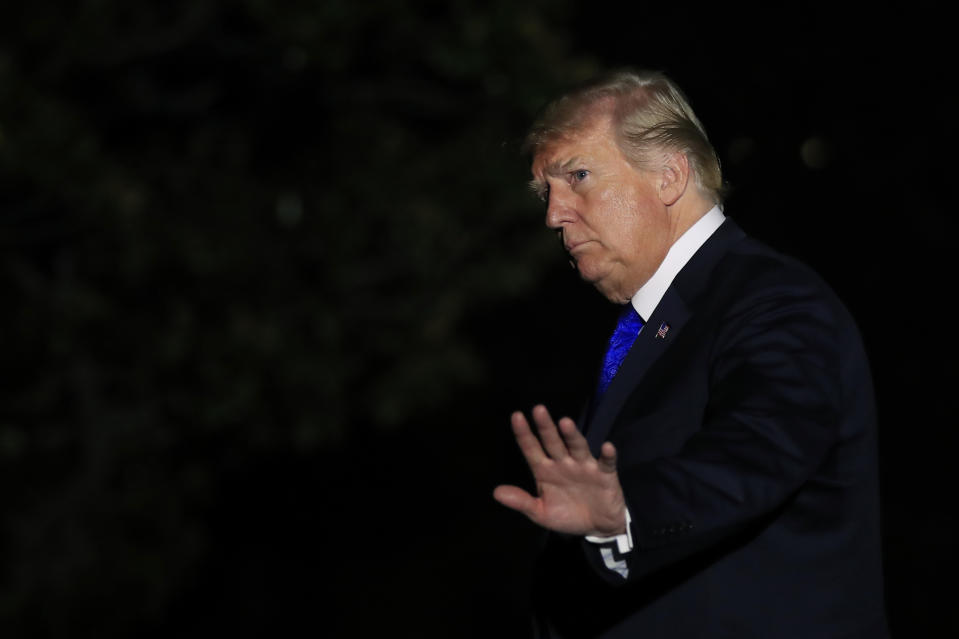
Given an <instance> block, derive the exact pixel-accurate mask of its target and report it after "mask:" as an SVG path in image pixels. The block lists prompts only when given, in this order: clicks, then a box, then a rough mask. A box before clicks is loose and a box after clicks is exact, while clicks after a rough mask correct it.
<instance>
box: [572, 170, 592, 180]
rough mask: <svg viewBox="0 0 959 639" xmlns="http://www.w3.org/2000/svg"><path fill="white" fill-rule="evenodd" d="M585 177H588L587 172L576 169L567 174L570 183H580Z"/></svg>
mask: <svg viewBox="0 0 959 639" xmlns="http://www.w3.org/2000/svg"><path fill="white" fill-rule="evenodd" d="M587 175H589V171H587V170H586V169H577V170H575V171H572V172H571V173H570V174H569V179H570V182H582V181H583V180H585V179H586V176H587Z"/></svg>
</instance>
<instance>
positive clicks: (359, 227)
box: [0, 0, 959, 638]
mask: <svg viewBox="0 0 959 639" xmlns="http://www.w3.org/2000/svg"><path fill="white" fill-rule="evenodd" d="M834 4H835V3H834ZM893 7H894V5H889V6H888V8H887V9H885V10H881V11H880V10H877V9H875V8H873V9H871V10H870V11H869V12H852V11H850V12H848V13H843V12H842V11H841V10H839V9H838V8H837V7H836V6H830V5H827V4H824V5H822V8H808V7H807V8H802V9H800V8H798V7H796V8H795V9H792V10H790V9H778V10H776V11H775V12H770V11H769V10H763V11H759V12H755V11H754V12H750V13H742V14H737V13H735V12H732V11H730V10H729V8H728V7H723V8H714V9H700V10H697V11H693V10H691V9H681V8H671V7H667V8H663V7H658V8H654V7H651V6H639V5H637V6H634V7H633V8H631V9H628V10H624V9H617V10H614V9H613V8H612V7H603V6H602V4H601V3H582V2H571V1H568V0H564V1H559V0H551V1H549V2H547V1H545V0H544V1H541V2H531V3H525V4H517V3H514V2H507V1H506V0H491V1H489V2H478V1H457V2H416V3H414V2H400V1H389V0H373V1H370V2H350V1H347V0H329V1H326V2H320V3H315V2H303V1H299V2H286V3H278V2H268V1H266V0H245V1H238V2H226V1H220V2H218V1H215V0H192V1H190V2H186V1H168V2H160V1H156V2H146V1H141V2H122V1H119V0H87V1H82V2H81V1H77V2H28V3H5V4H4V6H3V7H2V8H0V245H2V253H0V303H2V313H0V336H2V337H0V339H2V342H0V343H2V345H3V357H2V359H0V362H2V363H0V366H2V374H3V379H4V382H3V384H2V386H0V393H2V395H0V508H2V510H0V516H2V519H0V635H2V636H3V637H4V638H6V637H57V638H59V637H84V636H95V637H103V638H110V637H134V636H136V637H206V636H210V635H211V634H224V635H226V634H227V633H229V635H232V636H239V637H254V636H270V637H276V636H278V637H284V636H294V635H297V636H300V635H301V634H302V635H306V636H321V637H363V636H375V633H376V632H377V631H383V630H387V631H389V633H390V636H410V637H488V636H499V637H520V636H523V632H524V630H525V621H524V605H525V601H526V575H527V571H528V568H529V562H530V553H531V552H532V548H533V543H534V537H535V530H534V529H533V527H532V525H531V524H528V523H527V522H525V521H524V520H522V519H521V518H520V517H519V516H517V515H515V514H513V513H511V512H508V511H506V510H505V509H503V508H501V507H499V506H498V505H497V504H495V503H494V502H493V500H492V498H491V496H490V495H491V491H492V489H493V487H494V486H495V485H496V484H498V483H500V482H504V481H508V482H524V481H526V474H525V469H524V468H523V466H522V463H521V460H520V458H519V455H518V453H517V452H516V451H515V450H514V446H513V444H512V441H511V438H510V434H509V429H508V416H509V413H510V411H512V410H514V409H517V408H522V409H528V408H529V407H531V406H532V405H533V404H534V403H536V402H545V403H547V404H548V405H549V406H550V407H552V408H553V409H554V411H555V412H558V413H568V414H576V413H577V412H578V411H579V408H580V405H581V403H582V402H583V400H584V399H585V392H586V390H587V389H588V388H589V387H590V385H591V383H592V373H593V370H594V367H595V362H596V358H597V357H598V353H599V352H600V350H601V348H602V341H603V339H604V337H605V334H606V333H607V331H608V329H609V326H610V324H609V323H610V320H611V315H610V313H611V312H612V311H611V309H610V308H609V305H608V304H607V303H606V302H605V301H604V300H603V299H602V298H600V296H599V295H598V294H596V293H595V292H594V291H592V290H591V289H589V287H588V286H586V285H585V284H582V283H581V282H579V281H578V279H577V277H576V275H575V273H573V272H572V271H570V270H569V267H568V266H567V265H566V263H565V260H564V258H563V256H562V255H561V252H560V250H559V248H558V247H557V246H556V244H555V239H554V238H553V237H552V236H551V234H549V233H548V232H546V231H545V230H544V229H543V226H542V210H541V207H540V205H539V203H538V202H537V201H536V200H535V199H534V198H533V197H532V196H531V195H530V194H529V193H528V192H527V191H526V189H525V182H526V180H527V179H528V173H527V166H526V160H525V159H524V158H523V157H521V155H520V154H519V150H518V146H519V140H520V139H521V138H522V134H523V132H524V129H525V127H526V126H527V125H528V123H529V122H530V119H531V118H532V116H533V114H534V113H535V111H536V110H537V109H538V108H539V107H540V106H541V105H542V104H543V102H544V101H546V100H547V99H548V98H551V97H553V96H555V95H556V94H557V92H559V91H561V90H562V89H564V88H566V87H568V86H569V85H570V84H572V83H575V82H578V81H580V80H583V79H585V78H587V77H590V76H592V75H594V74H595V73H596V72H597V71H600V70H602V69H605V68H608V67H611V66H620V65H635V66H643V67H650V68H656V69H660V70H664V71H666V72H667V73H669V74H670V75H671V76H672V77H673V78H674V79H676V80H677V81H678V82H679V84H680V85H681V86H683V87H684V89H685V90H686V92H687V93H688V94H689V95H690V97H691V100H692V102H693V105H694V107H695V108H696V110H697V112H698V113H699V115H700V117H701V119H702V120H703V121H704V124H705V125H706V128H707V129H708V130H709V131H710V133H711V136H712V139H713V142H714V144H715V146H716V148H717V149H718V151H719V154H720V156H721V159H722V162H723V166H724V169H725V172H726V177H727V179H728V181H729V182H730V185H731V189H732V190H731V195H730V197H729V198H728V200H727V205H726V212H727V214H728V215H730V216H732V217H733V218H734V219H736V220H737V221H738V222H739V223H740V224H741V225H742V226H744V227H745V228H746V229H747V231H749V232H751V233H753V234H754V235H756V236H758V237H760V238H762V239H764V240H766V241H767V242H769V243H770V244H773V245H775V246H777V247H779V248H780V249H782V250H784V251H786V252H789V253H792V254H794V255H796V256H798V257H800V258H802V259H803V260H805V261H806V262H808V263H809V264H811V265H812V266H813V267H815V268H816V269H817V270H819V271H820V272H821V273H822V274H823V275H824V276H825V277H826V279H827V280H828V281H829V282H830V283H831V284H832V285H833V286H834V287H835V288H836V290H837V291H838V292H839V293H840V295H841V296H842V297H843V298H844V299H845V300H846V301H847V303H848V305H849V306H850V308H851V309H852V311H853V313H854V315H855V316H856V317H857V318H858V320H859V322H860V325H861V328H862V330H863V333H864V336H865V339H866V342H867V346H868V348H869V351H870V354H871V357H872V361H873V365H874V371H875V378H876V385H877V390H878V398H879V403H880V411H881V420H882V422H881V429H882V430H881V455H882V462H883V470H882V473H883V475H882V480H883V503H884V538H885V545H886V573H887V592H888V610H889V616H890V620H891V622H892V625H893V629H894V631H895V634H896V635H897V636H899V637H916V636H948V635H955V634H957V633H959V614H957V612H956V609H957V608H956V606H955V602H954V598H953V593H954V592H955V588H953V587H952V583H953V582H954V579H955V575H956V569H957V567H959V562H957V553H956V544H955V541H954V540H955V537H956V534H957V532H959V525H957V523H956V521H955V515H954V511H955V506H954V503H955V497H954V495H953V490H952V487H953V485H954V482H953V481H952V479H953V473H952V472H951V465H952V464H954V460H955V453H954V450H955V447H956V444H957V435H956V420H955V418H954V416H953V412H952V411H951V410H947V407H949V408H951V406H950V405H951V403H952V402H951V399H952V395H953V393H954V392H955V391H954V388H955V382H956V375H955V374H954V370H955V356H956V351H957V348H956V337H955V334H956V329H955V327H954V326H953V322H952V319H953V316H954V314H953V313H952V312H951V311H950V310H948V309H950V308H951V306H952V304H951V301H950V299H949V298H950V297H951V296H952V292H953V291H954V290H955V286H954V284H953V277H952V276H953V269H952V259H951V257H952V255H951V253H952V251H953V247H954V245H955V238H956V233H957V225H956V220H955V216H954V213H953V211H952V206H951V200H952V199H953V198H954V191H955V185H954V182H955V177H954V168H953V167H954V162H953V158H954V156H955V149H956V148H957V146H956V143H957V135H956V133H957V131H956V128H957V127H956V121H955V115H954V114H955V107H956V106H957V105H956V103H955V100H954V99H953V98H952V97H951V93H952V89H953V86H952V85H953V84H954V82H955V71H954V69H953V66H952V56H951V54H952V46H951V38H952V35H951V34H949V33H948V22H949V21H947V20H946V19H945V16H942V15H938V14H936V13H933V12H927V11H921V10H920V7H919V6H918V5H910V6H909V7H908V8H903V9H894V8H893ZM947 197H948V198H949V200H950V202H949V204H947ZM947 206H948V207H949V208H947Z"/></svg>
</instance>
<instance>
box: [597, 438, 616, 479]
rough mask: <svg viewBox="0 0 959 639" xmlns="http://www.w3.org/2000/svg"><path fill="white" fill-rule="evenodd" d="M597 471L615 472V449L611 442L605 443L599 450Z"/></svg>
mask: <svg viewBox="0 0 959 639" xmlns="http://www.w3.org/2000/svg"><path fill="white" fill-rule="evenodd" d="M599 469H600V470H601V471H603V472H604V473H615V472H616V447H615V446H613V444H612V442H605V443H604V444H603V446H602V448H600V449H599Z"/></svg>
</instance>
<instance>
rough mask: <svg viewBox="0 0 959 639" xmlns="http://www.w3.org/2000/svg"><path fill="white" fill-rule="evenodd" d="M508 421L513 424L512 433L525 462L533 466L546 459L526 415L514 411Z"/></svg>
mask: <svg viewBox="0 0 959 639" xmlns="http://www.w3.org/2000/svg"><path fill="white" fill-rule="evenodd" d="M510 423H512V425H513V435H514V436H515V437H516V443H517V444H519V449H520V450H521V451H522V453H523V457H525V458H526V463H527V464H529V465H530V466H534V465H536V464H539V463H541V462H543V461H544V460H546V459H547V457H546V453H544V452H543V447H542V446H541V445H540V443H539V440H538V439H537V438H536V435H534V434H533V431H532V430H530V427H529V422H527V421H526V416H525V415H524V414H523V413H521V412H520V411H516V412H515V413H513V414H512V416H511V417H510Z"/></svg>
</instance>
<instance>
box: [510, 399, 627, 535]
mask: <svg viewBox="0 0 959 639" xmlns="http://www.w3.org/2000/svg"><path fill="white" fill-rule="evenodd" d="M533 419H534V421H535V422H536V425H537V429H538V432H539V438H537V437H536V435H534V434H533V432H532V431H531V430H530V427H529V424H528V422H527V421H526V418H525V416H523V414H522V413H514V414H513V417H512V423H513V432H514V434H515V436H516V441H517V443H518V444H519V447H520V449H521V450H522V452H523V456H524V457H525V458H526V462H527V463H528V464H529V467H530V470H531V471H532V473H533V477H534V479H535V480H536V492H537V495H536V496H535V497H534V496H532V495H530V494H529V493H528V492H526V491H525V490H522V489H521V488H517V487H516V486H498V487H497V488H496V490H495V491H494V493H493V495H494V497H495V498H496V500H497V501H499V502H500V503H502V504H503V505H505V506H508V507H510V508H513V509H515V510H518V511H520V512H522V513H524V514H525V515H526V516H527V517H529V518H530V519H531V520H532V521H534V522H535V523H537V524H539V525H540V526H543V527H545V528H549V529H550V530H555V531H557V532H564V533H569V534H577V535H599V536H610V535H614V534H619V533H620V532H623V531H624V527H625V501H624V499H623V492H622V488H621V487H620V484H619V478H618V477H617V474H616V451H615V449H614V448H613V446H612V444H610V443H606V444H604V445H603V450H602V454H601V456H600V458H599V459H596V458H595V457H593V455H592V454H591V453H590V452H589V447H588V446H587V444H586V440H585V438H583V436H582V435H581V434H580V433H579V432H578V431H577V430H576V426H575V424H573V422H572V420H570V419H569V418H563V419H561V420H560V423H559V428H557V426H556V424H554V423H553V420H552V418H551V417H550V415H549V412H548V411H547V410H546V408H545V407H543V406H537V407H536V408H534V409H533Z"/></svg>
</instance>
